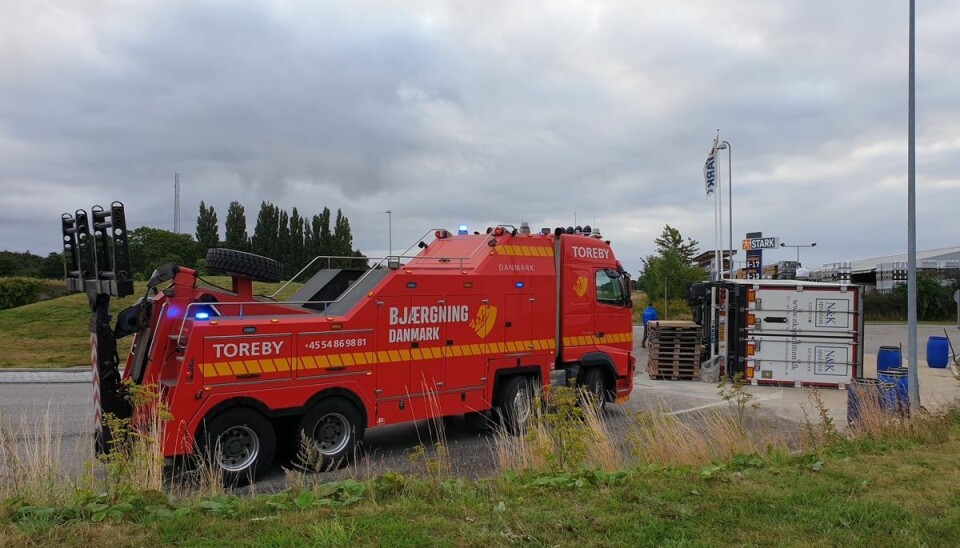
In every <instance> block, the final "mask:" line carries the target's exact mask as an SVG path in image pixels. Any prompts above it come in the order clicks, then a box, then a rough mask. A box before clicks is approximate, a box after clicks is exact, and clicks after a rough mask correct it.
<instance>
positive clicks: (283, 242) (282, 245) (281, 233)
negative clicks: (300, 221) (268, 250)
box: [269, 208, 293, 276]
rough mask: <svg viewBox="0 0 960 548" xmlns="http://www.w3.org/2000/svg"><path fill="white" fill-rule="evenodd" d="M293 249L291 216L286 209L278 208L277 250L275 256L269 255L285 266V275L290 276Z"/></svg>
mask: <svg viewBox="0 0 960 548" xmlns="http://www.w3.org/2000/svg"><path fill="white" fill-rule="evenodd" d="M292 249H293V242H291V241H290V215H289V214H288V213H287V210H286V209H280V208H277V248H276V250H275V251H274V254H273V255H269V257H272V258H273V259H276V260H277V261H279V262H280V263H281V264H282V265H283V275H284V276H288V275H289V274H288V272H287V271H288V269H289V268H290V267H289V265H288V264H287V261H288V260H289V259H290V253H291V251H292Z"/></svg>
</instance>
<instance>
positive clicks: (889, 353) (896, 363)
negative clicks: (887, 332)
mask: <svg viewBox="0 0 960 548" xmlns="http://www.w3.org/2000/svg"><path fill="white" fill-rule="evenodd" d="M897 367H903V356H902V355H901V354H900V347H899V346H881V347H880V351H879V352H877V373H880V372H881V371H886V370H887V369H895V368H897Z"/></svg>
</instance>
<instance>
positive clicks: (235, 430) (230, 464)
mask: <svg viewBox="0 0 960 548" xmlns="http://www.w3.org/2000/svg"><path fill="white" fill-rule="evenodd" d="M198 447H199V450H200V452H199V455H200V456H201V458H205V459H209V461H208V462H209V463H210V464H211V465H212V466H214V467H215V469H216V470H217V471H218V472H219V473H220V474H222V475H223V483H224V485H228V486H241V485H246V484H247V483H251V482H253V481H256V479H257V477H258V476H260V475H262V474H263V473H264V472H266V471H267V469H268V468H269V467H270V464H272V463H273V455H274V453H275V452H276V447H277V439H276V434H274V431H273V425H272V424H270V421H268V420H267V419H266V418H265V417H264V416H263V415H261V414H260V413H258V412H256V411H254V410H253V409H249V408H245V407H240V408H235V409H230V410H228V411H225V412H223V413H221V414H219V415H217V416H216V417H214V418H213V419H212V420H210V421H209V422H207V423H206V425H205V427H204V429H203V431H202V433H201V436H200V439H199V440H198Z"/></svg>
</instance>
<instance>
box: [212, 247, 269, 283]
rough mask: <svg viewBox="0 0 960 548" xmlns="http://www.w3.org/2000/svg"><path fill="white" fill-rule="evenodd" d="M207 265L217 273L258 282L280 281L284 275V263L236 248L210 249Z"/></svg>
mask: <svg viewBox="0 0 960 548" xmlns="http://www.w3.org/2000/svg"><path fill="white" fill-rule="evenodd" d="M206 265H207V268H208V269H210V271H211V272H214V273H217V274H224V275H227V276H240V277H242V278H250V279H251V280H255V281H258V282H279V281H280V280H281V279H282V277H283V265H281V264H280V263H279V262H277V261H275V260H273V259H271V258H269V257H262V256H260V255H254V254H253V253H247V252H245V251H237V250H235V249H223V248H210V249H208V250H207V259H206Z"/></svg>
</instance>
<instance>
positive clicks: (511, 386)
mask: <svg viewBox="0 0 960 548" xmlns="http://www.w3.org/2000/svg"><path fill="white" fill-rule="evenodd" d="M520 391H525V392H527V394H528V396H529V397H530V402H531V403H530V405H531V409H532V406H533V395H534V393H533V381H532V380H531V379H530V377H527V376H524V375H517V376H514V377H510V378H508V379H506V380H505V382H504V383H503V387H502V388H501V389H500V394H499V397H498V401H499V403H498V405H497V414H498V415H499V418H500V422H501V425H502V427H503V428H504V429H505V430H506V432H507V433H509V434H511V435H518V434H520V433H522V432H523V430H524V428H525V427H526V425H521V424H518V423H517V420H516V417H514V409H513V407H512V405H513V399H514V396H515V395H516V394H517V393H518V392H520Z"/></svg>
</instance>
